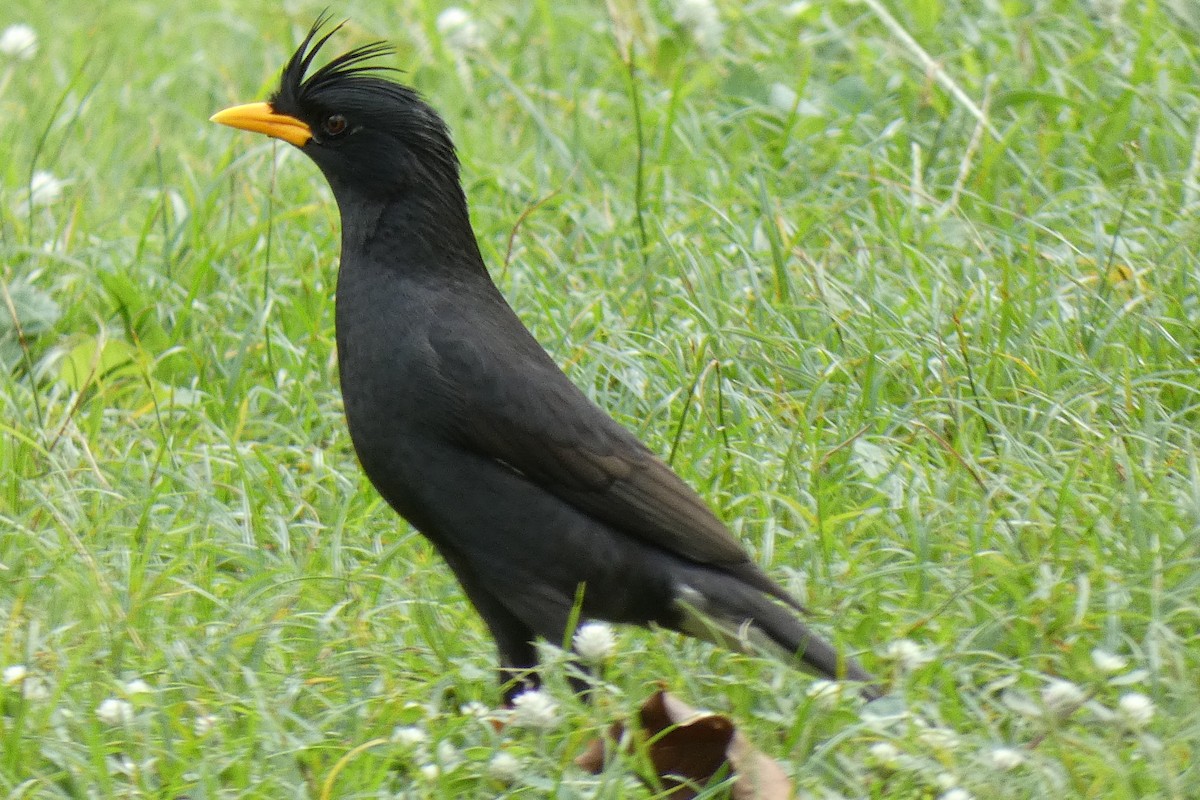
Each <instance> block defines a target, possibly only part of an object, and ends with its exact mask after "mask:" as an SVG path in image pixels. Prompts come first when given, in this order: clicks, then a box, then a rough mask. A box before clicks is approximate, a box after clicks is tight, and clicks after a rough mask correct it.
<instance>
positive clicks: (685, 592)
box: [675, 573, 883, 700]
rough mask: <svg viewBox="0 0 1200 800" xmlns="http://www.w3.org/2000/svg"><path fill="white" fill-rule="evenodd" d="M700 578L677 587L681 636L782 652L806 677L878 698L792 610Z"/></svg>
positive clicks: (847, 660)
mask: <svg viewBox="0 0 1200 800" xmlns="http://www.w3.org/2000/svg"><path fill="white" fill-rule="evenodd" d="M705 578H707V580H701V581H697V582H696V584H695V585H694V584H692V583H689V584H687V585H683V586H680V588H679V591H678V594H677V597H676V601H675V605H676V609H677V610H678V611H679V612H680V622H679V624H678V629H679V630H680V631H681V632H683V633H686V634H688V635H689V636H695V637H696V638H699V639H705V640H707V641H710V642H713V643H714V644H718V645H720V646H722V647H726V648H728V649H730V650H737V651H741V652H753V651H761V650H769V651H773V652H775V653H779V651H781V650H782V651H783V654H784V655H785V656H786V657H788V658H791V659H795V660H797V661H798V662H799V667H800V668H801V669H803V670H804V671H805V672H809V673H812V674H814V675H817V676H819V677H822V678H828V679H830V680H852V681H856V682H859V683H862V685H863V687H862V694H863V696H864V697H866V698H867V699H868V700H874V699H877V698H879V697H881V696H882V695H883V692H882V691H881V689H880V688H879V686H878V685H877V683H876V680H875V678H874V677H872V675H871V674H870V673H869V672H867V671H866V670H865V669H863V668H862V666H861V665H860V664H859V663H858V662H857V661H855V660H854V658H852V657H850V656H848V655H846V654H845V653H842V652H839V651H838V650H837V648H835V647H834V646H833V645H832V644H830V643H829V642H828V641H826V640H825V639H824V638H822V637H821V636H820V635H819V634H817V633H816V632H815V631H813V630H812V629H811V628H809V627H808V626H807V625H806V624H804V622H803V621H802V620H801V619H800V618H799V617H798V615H797V612H796V611H795V610H793V609H791V608H788V607H787V606H785V605H782V604H781V603H779V602H777V601H776V600H774V599H773V598H770V597H768V596H766V595H765V594H763V593H762V592H760V591H758V590H757V589H754V588H752V587H750V586H747V585H746V584H744V583H742V582H740V581H738V580H737V579H736V578H732V577H730V576H728V575H717V574H711V573H710V574H709V575H706V576H705Z"/></svg>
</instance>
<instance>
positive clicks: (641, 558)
mask: <svg viewBox="0 0 1200 800" xmlns="http://www.w3.org/2000/svg"><path fill="white" fill-rule="evenodd" d="M324 23H325V19H324V18H322V19H319V20H318V21H317V23H316V24H315V25H314V26H313V27H312V29H311V30H310V31H309V33H308V35H307V36H306V37H305V39H304V41H303V42H302V43H301V44H300V47H299V49H297V50H296V52H295V54H294V55H293V56H292V57H291V60H289V61H288V63H287V66H286V67H285V68H284V70H283V77H282V79H281V81H280V84H279V90H278V91H276V92H275V94H274V95H273V96H272V97H271V99H270V100H269V101H268V102H265V103H251V104H249V105H242V106H235V107H233V108H228V109H225V110H224V111H221V112H220V113H218V114H216V115H215V116H214V117H213V118H212V119H213V121H214V122H219V123H222V124H224V125H230V126H233V127H235V128H242V129H245V130H249V131H256V132H258V133H265V134H267V135H269V136H274V137H276V138H279V139H282V140H284V141H285V142H288V143H289V144H292V145H294V146H296V147H298V148H299V149H300V151H301V152H302V153H304V154H305V155H306V156H308V157H309V158H311V159H312V160H313V161H314V162H316V164H317V166H318V167H319V168H320V169H321V171H322V172H323V173H324V174H325V178H326V180H328V181H329V185H330V187H331V188H332V189H333V195H334V197H335V198H336V200H337V204H338V209H339V210H340V212H341V218H342V254H341V266H340V269H339V271H338V281H337V301H336V302H337V307H336V311H337V313H336V325H337V350H338V360H339V365H340V370H341V382H342V396H343V398H344V399H345V407H346V420H347V422H348V423H349V427H350V437H351V439H352V441H353V442H354V449H355V451H356V452H357V453H358V458H359V460H360V461H361V462H362V466H363V469H365V470H366V473H367V476H368V477H369V478H370V479H371V483H373V484H374V485H375V488H376V489H378V490H379V492H380V494H382V495H383V497H384V498H385V499H386V500H387V502H388V503H390V504H391V506H392V507H393V508H394V509H396V511H397V512H399V514H400V515H401V516H402V517H404V518H405V519H406V520H408V521H409V522H410V523H411V524H412V525H413V526H415V527H416V528H417V529H418V530H419V531H421V533H423V534H424V535H425V536H426V537H427V538H428V539H429V541H430V542H432V543H433V545H434V547H436V548H437V550H438V552H439V553H441V555H442V557H443V558H445V560H446V562H447V563H448V564H449V565H450V568H451V569H453V570H454V574H455V575H456V576H457V578H458V580H459V583H461V584H462V587H463V590H464V591H465V592H466V594H467V597H469V598H470V600H471V602H472V603H473V604H474V605H475V608H476V609H477V610H478V611H479V613H480V615H481V616H482V617H483V619H484V621H485V622H486V623H487V626H488V628H489V629H490V631H491V633H492V636H493V637H495V639H496V645H497V647H498V648H499V651H500V665H501V670H502V671H501V676H502V680H503V681H504V682H505V684H506V686H507V687H508V688H507V690H506V691H507V695H506V696H507V697H511V696H512V694H513V693H514V692H516V691H519V690H520V689H521V688H522V687H523V686H524V685H525V684H526V683H532V682H536V680H537V678H536V674H535V672H534V669H535V667H536V665H537V656H536V650H535V647H534V640H535V639H536V638H537V637H544V638H546V639H548V640H550V641H551V642H561V641H562V640H563V637H564V635H565V633H566V628H567V626H568V625H569V624H570V621H571V619H572V617H573V613H572V610H573V607H574V606H575V605H576V603H578V604H579V616H580V617H581V618H582V619H584V620H587V619H599V620H609V621H612V622H631V623H636V624H639V625H659V626H662V627H664V628H669V629H672V630H676V631H681V632H683V633H687V634H691V635H693V636H698V637H703V638H706V639H710V640H714V641H717V642H720V643H722V644H725V645H726V646H734V647H740V646H744V645H746V644H748V643H756V644H763V643H770V644H773V645H775V646H777V647H778V648H781V649H782V650H783V651H786V652H787V653H788V654H789V655H792V656H794V657H795V658H796V659H797V660H798V662H799V663H800V665H801V666H803V667H805V668H807V670H809V671H811V672H814V673H816V674H818V675H822V676H825V677H828V678H849V679H852V680H855V681H861V682H863V683H864V684H865V687H864V690H863V691H864V693H865V694H866V695H868V696H875V695H877V693H878V689H877V688H876V687H875V686H874V685H873V681H872V678H871V676H870V675H868V674H867V673H866V672H865V671H864V670H863V669H862V667H860V666H859V665H858V664H857V663H856V662H855V661H854V660H853V659H851V658H848V657H846V656H845V655H843V654H840V653H839V652H838V651H837V650H835V649H834V647H833V646H832V645H830V644H829V642H827V641H825V640H824V639H822V638H821V637H820V636H818V635H817V634H815V633H814V632H813V631H811V630H809V628H808V627H807V626H806V625H805V624H804V623H803V622H802V621H801V619H800V616H799V615H800V614H801V613H803V612H804V608H803V607H802V606H801V605H800V603H799V602H797V601H796V600H795V599H794V598H793V597H792V596H791V595H790V594H788V593H787V592H786V591H784V589H783V588H781V587H780V586H779V585H778V584H776V583H775V582H774V581H772V580H771V579H770V578H769V577H767V575H766V573H764V572H763V570H762V569H760V568H759V567H758V566H757V565H756V564H755V563H754V562H753V561H751V560H750V558H749V556H748V555H747V553H746V551H745V550H744V549H743V548H742V546H741V544H739V543H738V541H737V540H736V539H735V538H734V537H733V535H732V534H731V533H730V532H729V530H728V528H726V527H725V525H724V524H722V523H721V521H720V520H718V519H717V517H716V516H714V515H713V513H712V512H711V511H710V510H709V509H708V507H707V506H706V505H705V504H704V501H702V500H701V499H700V497H699V496H698V495H697V494H696V493H695V492H694V491H693V490H692V489H691V488H689V487H688V485H687V484H685V483H684V482H683V481H682V480H681V479H680V478H679V477H678V476H677V475H676V474H675V473H674V472H672V471H671V468H670V467H668V466H667V465H666V464H665V463H664V462H663V461H662V460H660V459H659V458H658V457H657V456H655V455H654V453H652V452H651V451H650V450H649V449H647V448H646V447H645V446H644V445H643V444H642V443H641V442H640V441H638V439H637V438H636V437H634V435H633V434H631V433H630V432H629V431H628V430H626V429H625V428H623V427H621V425H619V424H617V423H616V422H615V421H613V419H612V418H611V417H610V416H609V415H608V414H607V413H605V412H604V411H603V410H601V409H600V408H599V407H598V406H597V405H596V404H595V403H593V402H592V401H591V400H589V399H588V397H587V396H586V395H585V394H584V393H583V392H581V391H580V390H579V389H577V388H576V387H575V386H574V385H573V384H572V383H571V382H570V381H569V380H568V379H567V377H566V376H565V375H564V374H563V373H562V371H561V370H560V369H559V368H558V366H557V365H556V364H555V363H554V360H553V359H552V358H551V357H550V356H549V355H547V353H546V351H545V350H543V349H542V347H541V346H540V345H539V344H538V343H537V341H535V340H534V338H533V336H532V335H531V334H530V333H529V331H528V330H526V328H525V326H524V325H522V324H521V320H520V319H519V318H518V317H517V315H516V314H515V313H513V310H512V309H511V308H510V307H509V305H508V303H506V302H505V300H504V298H503V297H502V296H501V295H500V292H499V290H497V288H496V285H495V284H494V283H493V282H492V280H491V278H490V277H489V275H488V271H487V269H486V268H485V267H484V263H483V258H482V256H481V255H480V252H479V248H478V246H477V245H476V242H475V234H474V231H472V229H471V220H470V217H469V216H468V213H467V201H466V197H465V196H464V195H463V190H462V185H461V184H460V182H459V165H458V159H457V157H456V156H455V151H454V145H453V143H452V142H451V141H450V134H449V132H448V131H447V129H446V125H445V123H444V122H443V121H442V119H441V117H439V116H438V114H437V112H436V111H434V110H433V109H432V108H430V107H429V106H428V105H427V104H426V103H425V102H424V101H423V100H422V99H421V98H420V97H419V96H418V95H417V93H416V92H415V91H413V90H412V89H409V88H407V87H405V86H401V85H399V84H397V83H394V82H392V81H390V80H387V79H385V77H384V76H383V75H382V74H381V72H382V70H383V69H384V68H382V67H379V66H375V65H372V64H370V63H367V62H368V60H369V59H372V58H374V57H376V56H379V55H382V54H384V53H387V52H389V48H388V47H387V46H386V45H384V44H382V43H374V44H368V45H365V46H363V47H359V48H357V49H354V50H351V51H350V52H348V53H346V54H344V55H342V56H339V57H338V58H335V59H334V60H332V61H330V62H329V63H328V64H326V65H325V66H323V67H321V68H320V69H317V70H316V71H314V72H312V73H311V74H308V73H309V68H310V66H311V65H312V62H313V59H314V57H315V56H316V54H317V52H318V51H319V50H320V48H321V47H322V45H324V44H325V42H327V41H328V40H329V37H330V36H331V35H332V34H333V32H334V31H336V30H337V28H334V29H333V31H330V32H329V33H326V34H325V35H324V36H321V37H320V38H319V39H318V38H317V37H318V34H319V33H320V31H321V28H322V27H323V25H324ZM314 41H315V43H314ZM306 75H307V77H305V76H306Z"/></svg>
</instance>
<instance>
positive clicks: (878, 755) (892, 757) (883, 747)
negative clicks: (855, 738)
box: [867, 742, 900, 770]
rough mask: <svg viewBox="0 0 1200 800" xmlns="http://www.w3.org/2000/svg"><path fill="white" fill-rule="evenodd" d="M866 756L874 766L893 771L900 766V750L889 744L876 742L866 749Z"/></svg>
mask: <svg viewBox="0 0 1200 800" xmlns="http://www.w3.org/2000/svg"><path fill="white" fill-rule="evenodd" d="M867 755H868V756H869V757H870V759H871V762H872V763H873V764H875V765H876V766H879V767H883V768H884V769H888V770H895V769H897V768H898V767H899V766H900V748H898V747H896V745H894V744H892V743H891V742H876V743H875V744H873V745H871V746H870V747H869V748H868V749H867Z"/></svg>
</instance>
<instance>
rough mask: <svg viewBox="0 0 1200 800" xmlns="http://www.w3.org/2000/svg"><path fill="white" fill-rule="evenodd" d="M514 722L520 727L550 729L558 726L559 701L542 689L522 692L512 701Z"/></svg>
mask: <svg viewBox="0 0 1200 800" xmlns="http://www.w3.org/2000/svg"><path fill="white" fill-rule="evenodd" d="M512 712H513V713H512V722H513V725H516V726H517V727H518V728H535V729H538V730H550V729H551V728H555V727H558V722H559V719H558V703H555V702H554V698H553V697H551V696H550V695H549V693H547V692H545V691H543V690H541V689H532V690H530V691H526V692H521V693H520V694H519V695H517V696H516V697H514V698H513V701H512Z"/></svg>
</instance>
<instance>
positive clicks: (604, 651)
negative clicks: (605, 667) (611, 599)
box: [572, 622, 617, 664]
mask: <svg viewBox="0 0 1200 800" xmlns="http://www.w3.org/2000/svg"><path fill="white" fill-rule="evenodd" d="M572 644H573V645H574V646H575V652H576V653H579V657H580V658H582V659H583V660H584V661H587V662H590V663H592V664H598V663H600V662H601V661H605V660H607V659H608V658H609V657H611V656H612V654H613V652H614V651H615V650H616V649H617V637H616V635H615V634H614V633H613V629H612V626H611V625H609V624H608V623H607V622H585V623H584V624H583V625H580V626H579V630H577V631H575V637H574V638H573V639H572Z"/></svg>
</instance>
